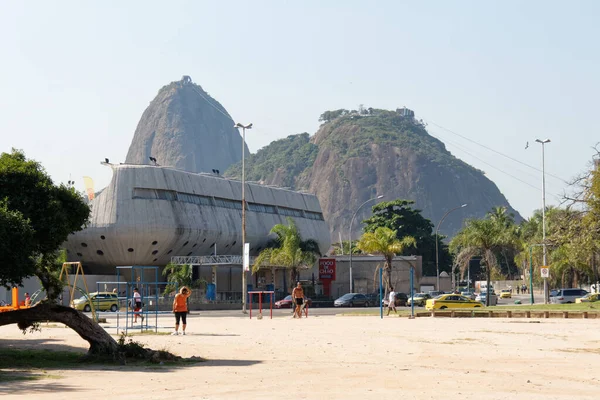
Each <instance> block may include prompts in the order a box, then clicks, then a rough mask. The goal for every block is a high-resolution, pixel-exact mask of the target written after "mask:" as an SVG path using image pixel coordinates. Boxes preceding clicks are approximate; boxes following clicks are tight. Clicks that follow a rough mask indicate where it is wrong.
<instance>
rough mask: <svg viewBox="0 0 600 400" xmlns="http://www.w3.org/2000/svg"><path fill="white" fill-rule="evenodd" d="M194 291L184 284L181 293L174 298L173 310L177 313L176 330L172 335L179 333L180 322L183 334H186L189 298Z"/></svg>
mask: <svg viewBox="0 0 600 400" xmlns="http://www.w3.org/2000/svg"><path fill="white" fill-rule="evenodd" d="M191 294H192V291H191V290H190V289H188V288H187V286H182V287H181V289H179V293H177V294H176V295H175V298H174V299H173V312H174V313H175V332H173V333H171V335H179V322H181V323H182V324H181V334H182V335H185V327H186V325H187V314H188V307H187V298H188V297H190V295H191Z"/></svg>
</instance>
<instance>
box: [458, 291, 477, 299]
mask: <svg viewBox="0 0 600 400" xmlns="http://www.w3.org/2000/svg"><path fill="white" fill-rule="evenodd" d="M460 294H461V295H463V296H465V297H468V298H470V299H471V300H475V296H476V295H475V292H474V291H473V289H469V290H463V291H462V292H461V293H460Z"/></svg>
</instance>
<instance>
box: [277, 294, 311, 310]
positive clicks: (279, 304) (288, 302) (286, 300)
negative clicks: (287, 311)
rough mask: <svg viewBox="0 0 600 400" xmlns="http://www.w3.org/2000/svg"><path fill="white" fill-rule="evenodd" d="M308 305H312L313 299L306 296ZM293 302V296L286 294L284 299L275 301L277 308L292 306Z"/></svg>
mask: <svg viewBox="0 0 600 400" xmlns="http://www.w3.org/2000/svg"><path fill="white" fill-rule="evenodd" d="M305 301H306V303H307V304H308V307H309V308H310V307H312V300H311V299H310V298H308V297H306V298H305ZM292 304H293V301H292V296H291V295H288V296H285V297H284V298H283V299H281V300H279V301H276V302H275V308H291V307H292Z"/></svg>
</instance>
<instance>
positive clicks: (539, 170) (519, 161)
mask: <svg viewBox="0 0 600 400" xmlns="http://www.w3.org/2000/svg"><path fill="white" fill-rule="evenodd" d="M427 122H428V123H430V124H432V125H435V126H437V127H438V128H440V129H443V130H445V131H448V132H450V133H452V134H453V135H456V136H459V137H461V138H463V139H465V140H468V141H469V142H471V143H475V144H476V145H478V146H481V147H483V148H484V149H487V150H490V151H493V152H494V153H496V154H499V155H501V156H502V157H506V158H508V159H509V160H512V161H514V162H517V163H519V164H522V165H524V166H526V167H529V168H532V169H534V170H536V171H538V172H542V170H541V169H539V168H537V167H534V166H533V165H529V164H527V163H525V162H523V161H521V160H517V159H516V158H514V157H511V156H509V155H507V154H504V153H502V152H499V151H498V150H496V149H493V148H491V147H488V146H486V145H484V144H481V143H479V142H476V141H475V140H473V139H470V138H468V137H466V136H463V135H461V134H460V133H457V132H454V131H452V130H450V129H448V128H445V127H443V126H441V125H438V124H436V123H435V122H433V121H427ZM546 175H548V176H551V177H553V178H555V179H558V180H560V181H562V182H563V183H566V184H569V182H567V181H566V180H564V179H563V178H561V177H559V176H556V175H553V174H551V173H549V172H546Z"/></svg>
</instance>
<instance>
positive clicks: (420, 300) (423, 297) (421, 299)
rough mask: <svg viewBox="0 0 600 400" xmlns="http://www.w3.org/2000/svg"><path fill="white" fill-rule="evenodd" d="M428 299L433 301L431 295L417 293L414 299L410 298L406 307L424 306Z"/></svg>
mask: <svg viewBox="0 0 600 400" xmlns="http://www.w3.org/2000/svg"><path fill="white" fill-rule="evenodd" d="M428 299H431V296H430V295H429V293H415V294H414V295H413V298H409V299H408V301H407V303H406V305H407V306H410V305H411V304H413V303H414V305H415V306H421V307H422V306H424V305H425V303H426V302H427V300H428Z"/></svg>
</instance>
